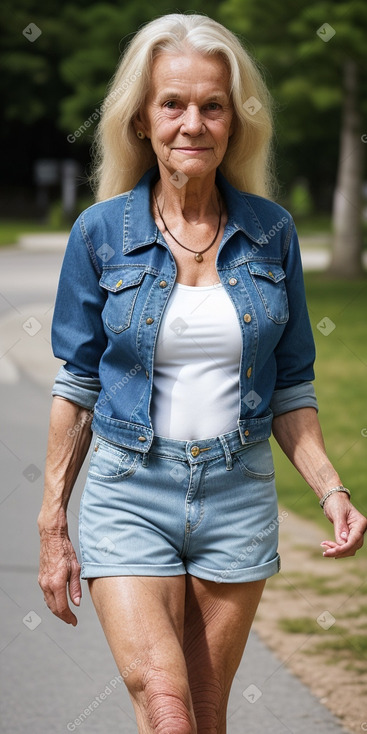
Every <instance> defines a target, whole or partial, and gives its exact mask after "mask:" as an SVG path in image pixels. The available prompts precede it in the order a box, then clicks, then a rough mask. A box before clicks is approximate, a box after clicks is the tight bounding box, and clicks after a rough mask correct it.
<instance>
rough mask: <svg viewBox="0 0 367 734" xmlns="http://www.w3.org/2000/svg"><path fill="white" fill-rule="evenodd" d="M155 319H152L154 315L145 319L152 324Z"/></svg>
mask: <svg viewBox="0 0 367 734" xmlns="http://www.w3.org/2000/svg"><path fill="white" fill-rule="evenodd" d="M153 321H154V319H152V317H151V316H148V318H147V319H146V320H145V323H146V324H152V323H153Z"/></svg>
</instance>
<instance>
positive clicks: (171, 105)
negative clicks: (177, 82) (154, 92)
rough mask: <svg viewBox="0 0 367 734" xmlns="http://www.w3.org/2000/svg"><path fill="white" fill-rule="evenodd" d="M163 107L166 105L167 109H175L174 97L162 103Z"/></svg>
mask: <svg viewBox="0 0 367 734" xmlns="http://www.w3.org/2000/svg"><path fill="white" fill-rule="evenodd" d="M163 107H167V109H169V110H175V109H176V107H177V102H176V100H174V99H169V100H167V102H165V103H164V105H163Z"/></svg>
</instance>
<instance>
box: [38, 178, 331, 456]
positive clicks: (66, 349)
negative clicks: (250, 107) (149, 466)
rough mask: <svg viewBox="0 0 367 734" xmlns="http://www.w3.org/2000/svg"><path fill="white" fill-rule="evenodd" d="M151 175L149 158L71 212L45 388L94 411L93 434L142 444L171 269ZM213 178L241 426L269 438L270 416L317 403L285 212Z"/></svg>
mask: <svg viewBox="0 0 367 734" xmlns="http://www.w3.org/2000/svg"><path fill="white" fill-rule="evenodd" d="M156 178H158V167H157V166H155V167H153V168H152V169H150V170H149V171H148V172H147V173H146V174H145V175H144V176H143V177H142V179H141V180H140V181H139V182H138V184H137V185H136V186H135V188H134V189H132V190H131V191H129V192H127V193H123V194H120V195H118V196H115V197H113V198H111V199H108V200H107V201H102V202H99V203H97V204H94V205H93V206H91V207H89V208H88V209H86V210H85V211H84V212H83V213H82V214H81V215H80V216H79V218H78V219H77V220H76V222H75V224H74V226H73V228H72V231H71V234H70V238H69V242H68V246H67V248H66V252H65V257H64V261H63V266H62V270H61V276H60V282H59V287H58V292H57V298H56V305H55V313H54V319H53V325H52V345H53V350H54V354H55V356H56V357H59V358H61V359H62V360H65V362H66V364H65V365H64V366H63V367H61V369H60V370H59V373H58V375H57V377H56V380H55V384H54V387H53V391H52V393H53V395H60V396H62V397H64V398H67V399H69V400H71V401H72V402H75V403H77V404H79V405H81V406H84V407H86V408H89V409H94V414H93V422H92V428H93V430H94V431H96V432H97V433H98V434H99V435H101V436H103V437H105V438H107V439H108V440H110V441H112V442H114V443H116V444H119V445H121V446H127V447H129V448H131V449H135V450H138V451H142V452H147V451H148V450H149V448H150V446H151V443H152V440H153V426H152V423H151V420H150V414H149V406H150V400H151V394H152V387H153V370H154V351H155V344H156V339H157V332H158V329H159V324H160V321H161V318H162V315H163V312H164V309H165V306H166V304H167V301H168V299H169V297H170V294H171V292H172V288H173V285H174V283H175V280H176V275H177V271H176V265H175V260H174V258H173V256H172V254H171V252H170V250H169V248H168V246H167V244H166V242H165V240H164V238H163V235H162V234H161V232H160V231H159V229H158V227H157V225H156V223H155V221H154V219H153V217H152V215H151V212H150V190H151V186H152V183H153V182H154V181H155V180H156ZM216 183H217V186H218V188H219V190H220V191H221V194H222V196H223V197H224V200H225V202H226V206H227V212H228V222H227V224H226V227H225V231H224V235H223V238H222V241H221V243H220V246H219V249H218V254H217V259H216V268H217V272H218V276H219V278H220V280H221V282H222V284H223V286H224V288H225V289H226V291H227V293H228V295H229V297H230V298H231V300H232V303H233V305H234V307H235V310H236V313H237V317H238V321H239V324H240V327H241V332H242V339H243V346H242V355H241V362H240V397H239V405H238V429H239V433H240V436H241V441H242V442H243V443H244V444H245V443H252V442H255V441H261V440H264V439H266V438H268V437H269V436H270V433H271V423H272V417H273V415H279V414H281V413H284V412H287V411H289V410H294V409H296V408H301V407H306V406H311V407H314V408H316V409H317V401H316V397H315V393H314V389H313V385H312V384H311V382H310V381H311V380H313V379H314V372H313V362H314V357H315V350H314V341H313V336H312V331H311V326H310V321H309V317H308V313H307V307H306V302H305V294H304V284H303V274H302V267H301V259H300V252H299V245H298V239H297V234H296V231H295V228H294V223H293V220H292V218H291V216H290V214H289V213H288V212H287V211H286V210H285V209H283V208H282V207H280V206H279V205H278V204H275V203H274V202H271V201H269V200H267V199H264V198H262V197H259V196H255V195H252V194H246V193H242V192H240V191H238V190H236V189H235V188H233V187H232V186H231V185H230V184H229V183H228V181H226V179H225V178H224V176H223V175H222V174H221V173H220V172H219V171H218V172H217V178H216ZM218 408H219V409H220V406H218Z"/></svg>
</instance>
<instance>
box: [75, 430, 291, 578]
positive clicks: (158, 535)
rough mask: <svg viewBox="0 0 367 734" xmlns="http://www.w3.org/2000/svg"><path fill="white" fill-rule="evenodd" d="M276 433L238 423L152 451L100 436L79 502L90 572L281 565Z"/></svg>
mask: <svg viewBox="0 0 367 734" xmlns="http://www.w3.org/2000/svg"><path fill="white" fill-rule="evenodd" d="M278 525H279V518H278V506H277V496H276V489H275V481H274V465H273V458H272V453H271V447H270V444H269V441H268V440H266V441H260V442H258V443H252V444H246V445H243V444H242V443H241V440H240V436H239V433H238V431H237V430H235V431H231V432H230V433H226V434H223V435H222V436H218V437H215V438H209V439H203V440H199V441H178V440H176V439H169V438H163V437H160V436H155V437H154V439H153V443H152V446H151V448H150V450H149V452H148V453H146V454H143V453H142V452H139V451H134V450H132V449H129V448H125V447H121V446H117V445H116V444H113V443H111V442H109V441H107V440H106V439H104V438H101V437H100V436H94V442H93V449H92V455H91V460H90V464H89V470H88V476H87V481H86V485H85V488H84V491H83V495H82V498H81V504H80V517H79V542H80V552H81V565H82V570H81V576H82V578H95V577H101V576H126V575H129V576H131V575H134V576H139V575H140V576H177V575H181V574H185V573H190V574H192V575H193V576H197V577H199V578H202V579H208V580H209V581H215V582H217V583H225V582H242V581H244V582H247V581H256V580H259V579H265V578H267V577H269V576H272V575H273V574H275V573H277V572H278V571H279V568H280V558H279V555H278V552H277V546H278Z"/></svg>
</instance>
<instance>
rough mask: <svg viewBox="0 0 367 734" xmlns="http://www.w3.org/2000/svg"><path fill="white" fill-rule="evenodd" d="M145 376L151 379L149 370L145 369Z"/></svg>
mask: <svg viewBox="0 0 367 734" xmlns="http://www.w3.org/2000/svg"><path fill="white" fill-rule="evenodd" d="M145 377H146V378H147V380H149V372H148V370H145Z"/></svg>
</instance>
